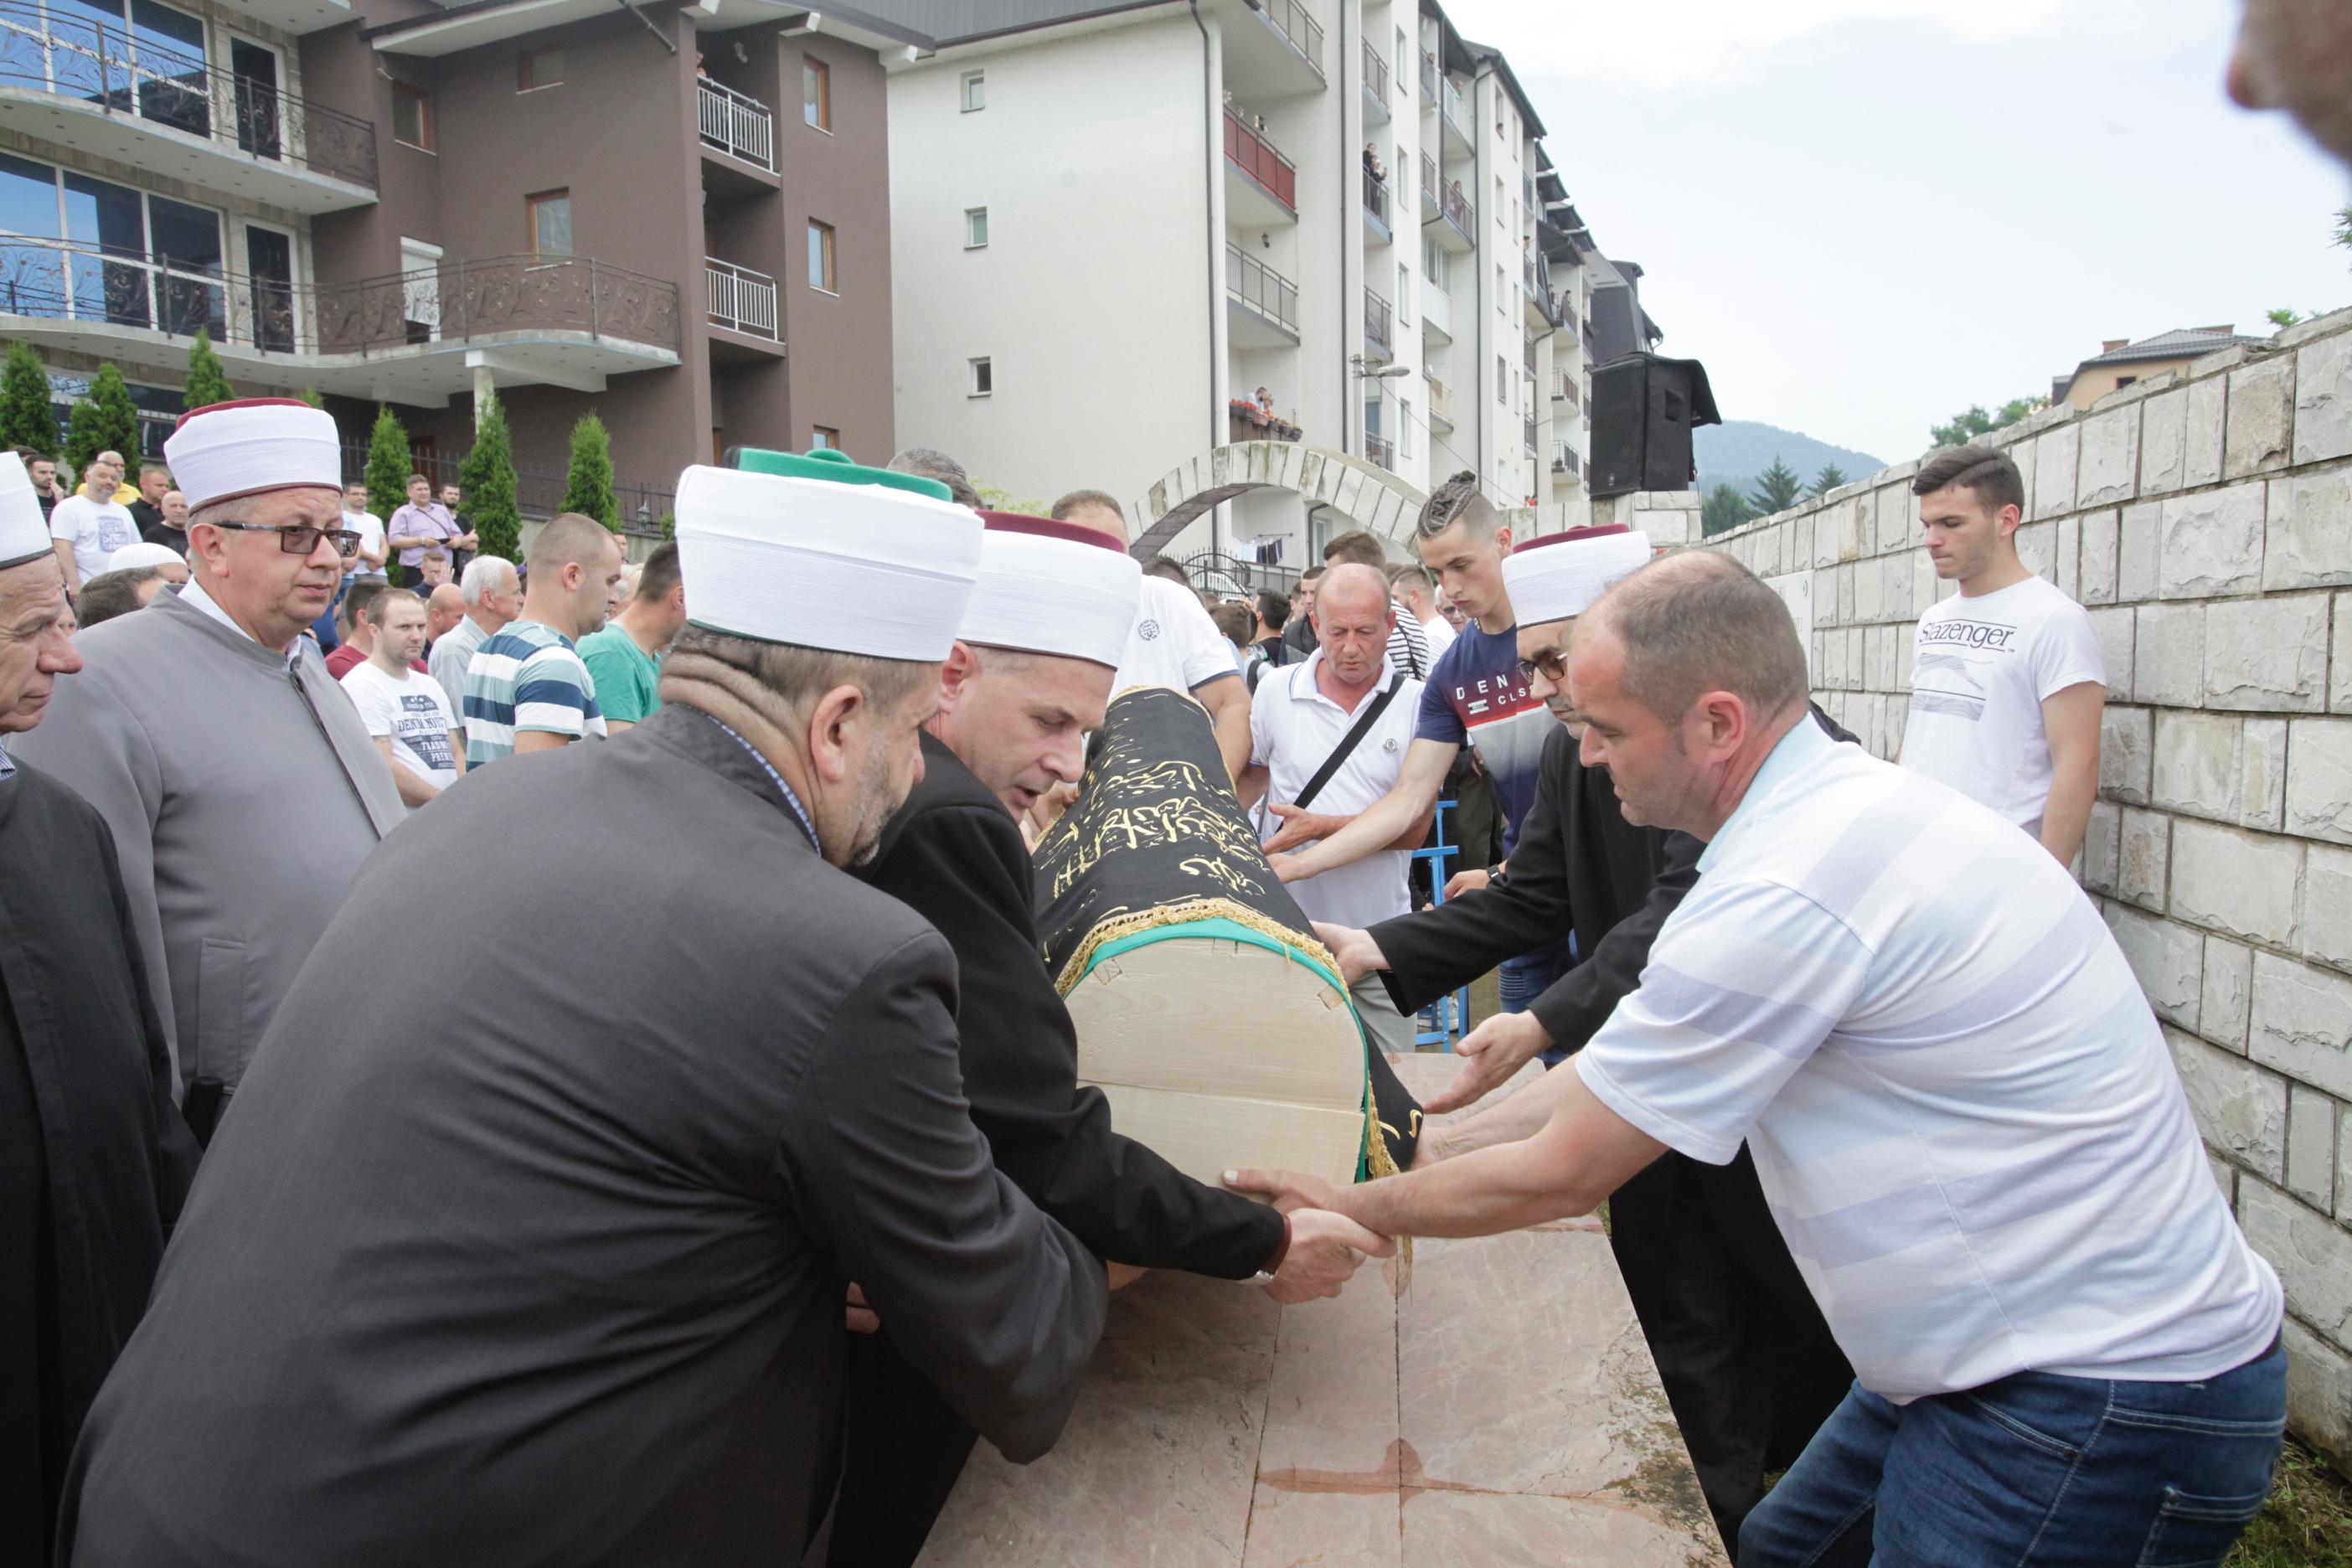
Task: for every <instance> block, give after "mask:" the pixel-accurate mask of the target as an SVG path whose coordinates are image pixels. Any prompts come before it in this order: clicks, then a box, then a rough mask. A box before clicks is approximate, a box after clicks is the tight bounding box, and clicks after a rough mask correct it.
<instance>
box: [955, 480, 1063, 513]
mask: <svg viewBox="0 0 2352 1568" xmlns="http://www.w3.org/2000/svg"><path fill="white" fill-rule="evenodd" d="M971 488H972V493H973V494H975V495H977V496H979V497H980V500H981V504H982V505H983V506H985V507H986V508H987V509H988V510H990V511H1017V512H1019V513H1021V514H1022V515H1023V516H1024V517H1043V516H1045V513H1046V512H1048V511H1049V510H1052V509H1053V503H1052V502H1050V501H1042V500H1030V499H1028V498H1026V497H1023V496H1016V495H1014V494H1013V492H1012V491H1011V490H1008V489H1005V488H1004V487H1003V486H1002V485H974V486H972V487H971Z"/></svg>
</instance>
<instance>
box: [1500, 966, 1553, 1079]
mask: <svg viewBox="0 0 2352 1568" xmlns="http://www.w3.org/2000/svg"><path fill="white" fill-rule="evenodd" d="M1567 970H1568V943H1566V942H1555V943H1554V944H1553V945H1551V946H1550V947H1539V948H1538V949H1536V951H1535V952H1523V953H1521V954H1520V955H1519V956H1518V957H1517V958H1507V959H1505V960H1503V962H1502V963H1499V964H1497V965H1496V968H1495V991H1496V994H1497V996H1498V997H1499V999H1500V1000H1501V1002H1502V1005H1503V1011H1504V1012H1506V1013H1524V1012H1526V1011H1527V1010H1528V1003H1530V1002H1532V1001H1534V1000H1535V999H1536V998H1537V997H1538V996H1540V995H1542V994H1544V993H1545V992H1547V991H1549V990H1550V989H1551V983H1552V982H1553V981H1555V980H1558V979H1559V977H1560V976H1561V975H1562V974H1563V973H1566V972H1567ZM1567 1054H1568V1053H1567V1052H1565V1051H1563V1050H1561V1049H1559V1047H1553V1048H1552V1049H1550V1050H1549V1051H1546V1052H1545V1053H1544V1066H1546V1067H1548V1068H1549V1067H1558V1066H1559V1063H1560V1061H1561V1060H1563V1059H1565V1058H1566V1057H1567Z"/></svg>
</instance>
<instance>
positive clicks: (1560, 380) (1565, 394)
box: [1551, 370, 1580, 408]
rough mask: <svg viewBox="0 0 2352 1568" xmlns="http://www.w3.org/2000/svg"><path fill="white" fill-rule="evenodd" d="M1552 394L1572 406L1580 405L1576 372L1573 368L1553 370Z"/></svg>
mask: <svg viewBox="0 0 2352 1568" xmlns="http://www.w3.org/2000/svg"><path fill="white" fill-rule="evenodd" d="M1551 395H1553V396H1554V397H1557V398H1559V400H1560V401H1561V402H1562V403H1565V404H1567V405H1569V406H1570V408H1575V407H1578V406H1580V404H1579V402H1578V399H1577V395H1576V373H1575V372H1574V371H1572V370H1562V371H1555V372H1553V373H1552V388H1551Z"/></svg>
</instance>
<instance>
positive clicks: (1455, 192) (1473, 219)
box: [1431, 180, 1478, 251]
mask: <svg viewBox="0 0 2352 1568" xmlns="http://www.w3.org/2000/svg"><path fill="white" fill-rule="evenodd" d="M1431 227H1433V228H1434V229H1435V230H1436V233H1437V243H1438V244H1439V245H1441V246H1443V247H1444V248H1446V249H1447V250H1455V251H1464V250H1475V249H1476V248H1477V243H1476V241H1475V239H1474V238H1473V237H1474V236H1475V235H1476V234H1477V232H1478V209H1477V208H1476V207H1475V206H1473V205H1471V202H1470V198H1469V197H1468V196H1465V195H1463V194H1462V182H1461V181H1459V180H1455V181H1454V182H1453V183H1452V184H1449V185H1447V186H1446V187H1445V189H1444V192H1442V193H1441V194H1440V195H1439V196H1438V198H1437V218H1436V221H1435V222H1434V223H1433V224H1432V225H1431Z"/></svg>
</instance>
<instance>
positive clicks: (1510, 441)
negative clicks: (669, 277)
mask: <svg viewBox="0 0 2352 1568" xmlns="http://www.w3.org/2000/svg"><path fill="white" fill-rule="evenodd" d="M871 3H873V4H875V5H877V7H878V8H880V9H882V10H884V11H885V12H886V13H887V14H888V15H889V16H892V17H893V18H895V19H896V20H898V21H899V22H900V23H902V24H904V25H906V26H908V27H909V28H910V29H912V30H914V31H917V32H920V33H925V34H928V35H929V36H930V37H933V38H935V39H936V40H938V43H937V47H935V48H932V49H930V50H927V51H925V50H918V51H914V52H911V53H908V54H901V55H897V56H893V57H891V58H889V60H888V61H887V70H888V73H889V106H890V149H891V169H890V190H891V203H892V222H891V246H892V252H891V254H892V268H891V270H892V274H893V285H894V299H895V300H896V311H897V330H896V332H895V339H896V342H897V346H898V404H897V406H898V428H899V431H900V433H901V435H902V437H903V438H904V439H906V440H908V441H916V442H920V443H922V444H924V445H928V446H935V447H940V448H942V449H945V450H947V451H950V452H952V453H954V454H955V455H957V456H958V457H959V458H962V459H963V460H964V461H965V462H966V464H967V465H968V466H969V467H970V468H971V469H972V471H973V473H974V475H975V477H976V478H978V479H981V480H982V481H983V482H985V483H989V484H992V485H995V486H998V487H1001V488H1002V489H1004V490H1006V491H1007V492H1008V493H1010V494H1011V495H1013V497H1015V498H1020V499H1034V500H1044V499H1048V498H1051V497H1052V496H1054V495H1055V494H1058V493H1060V492H1061V491H1063V490H1066V489H1071V488H1075V487H1077V486H1081V485H1084V486H1091V487H1097V488H1101V489H1108V490H1110V491H1111V492H1113V493H1114V494H1117V495H1119V496H1121V497H1122V498H1132V497H1136V496H1139V495H1141V494H1142V493H1143V492H1144V490H1145V489H1147V488H1148V487H1149V486H1150V485H1151V484H1153V483H1154V482H1156V481H1158V480H1159V479H1161V478H1162V477H1163V476H1164V475H1166V474H1167V473H1168V472H1169V471H1170V470H1171V469H1172V468H1175V467H1176V466H1178V465H1179V464H1181V463H1182V462H1184V461H1185V460H1186V459H1188V458H1194V457H1197V456H1199V455H1201V454H1202V453H1203V452H1206V451H1208V450H1210V449H1212V448H1213V447H1221V446H1224V445H1226V444H1227V443H1229V442H1232V441H1239V440H1254V439H1255V440H1264V439H1277V440H1295V441H1303V442H1305V443H1307V445H1309V446H1313V447H1324V448H1328V449H1333V450H1337V451H1340V452H1343V453H1346V454H1348V455H1349V456H1351V457H1355V458H1360V459H1363V460H1366V461H1369V462H1371V463H1375V464H1378V465H1380V466H1381V467H1383V468H1388V469H1389V470H1391V472H1393V473H1395V474H1397V475H1398V476H1400V477H1401V478H1402V479H1405V480H1407V481H1408V482H1410V483H1411V484H1412V485H1413V486H1415V487H1417V488H1422V489H1426V488H1427V487H1428V486H1429V485H1430V483H1431V482H1432V480H1433V479H1443V478H1444V477H1445V476H1446V475H1447V474H1450V473H1453V472H1454V471H1456V470H1458V469H1463V468H1469V469H1473V470H1475V472H1477V474H1478V475H1479V477H1480V479H1481V481H1482V483H1484V484H1485V485H1486V487H1487V489H1488V491H1489V493H1490V494H1491V495H1492V497H1493V498H1494V499H1495V500H1496V501H1497V503H1498V504H1501V505H1505V506H1507V507H1518V506H1524V505H1530V504H1535V503H1536V502H1538V500H1543V499H1545V498H1546V496H1547V495H1548V493H1549V491H1550V490H1551V489H1554V488H1555V487H1554V485H1553V483H1552V476H1551V475H1550V474H1549V465H1548V463H1547V460H1546V454H1547V453H1548V452H1549V450H1550V447H1551V442H1552V440H1553V437H1552V435H1551V431H1552V429H1553V424H1554V418H1555V416H1554V411H1553V408H1552V406H1551V399H1550V398H1549V397H1548V396H1547V395H1545V389H1546V388H1547V387H1548V386H1549V385H1550V384H1554V383H1556V382H1557V380H1558V378H1559V376H1560V375H1563V374H1565V375H1568V376H1570V377H1572V378H1574V385H1575V389H1576V394H1577V395H1578V396H1579V397H1582V396H1584V395H1585V394H1586V393H1587V391H1588V386H1587V384H1586V380H1585V377H1586V374H1587V357H1588V356H1586V354H1585V353H1583V351H1582V348H1581V346H1580V342H1579V340H1578V339H1577V337H1576V336H1575V334H1573V333H1568V334H1565V335H1564V334H1563V332H1562V330H1561V325H1560V323H1561V320H1562V315H1561V312H1562V311H1563V310H1564V309H1566V308H1567V302H1568V301H1570V300H1580V299H1581V297H1582V291H1583V289H1585V287H1586V285H1585V282H1584V279H1583V267H1582V264H1581V259H1580V252H1579V251H1578V250H1577V249H1576V247H1573V246H1572V245H1565V244H1563V245H1562V246H1561V247H1559V251H1558V254H1557V255H1555V254H1554V251H1553V250H1552V249H1550V248H1548V247H1546V246H1545V245H1543V244H1541V243H1539V239H1540V238H1541V237H1542V230H1543V226H1544V224H1545V222H1546V219H1545V216H1544V211H1545V209H1544V206H1543V203H1542V200H1541V198H1540V197H1539V195H1538V180H1537V174H1538V169H1539V168H1540V167H1542V166H1543V165H1542V157H1543V154H1542V148H1541V138H1542V136H1543V126H1542V123H1541V121H1540V120H1539V119H1538V117H1537V115H1536V114H1535V112H1534V110H1533V109H1532V107H1531V106H1530V105H1529V104H1528V100H1527V97H1526V94H1525V93H1524V92H1523V91H1522V90H1521V89H1520V87H1519V84H1518V83H1517V79H1515V78H1514V77H1513V76H1512V74H1511V72H1510V69H1509V67H1508V65H1507V62H1506V61H1505V60H1504V59H1503V58H1502V57H1501V56H1500V55H1499V54H1498V53H1497V52H1496V51H1495V50H1493V49H1489V48H1485V47H1481V46H1479V45H1476V44H1474V43H1470V42H1467V41H1465V40H1464V39H1463V38H1462V37H1460V35H1459V34H1458V33H1457V32H1456V31H1455V30H1454V26H1453V24H1452V23H1451V22H1450V21H1449V20H1448V19H1447V18H1446V16H1445V14H1444V11H1443V10H1442V9H1441V8H1440V7H1439V6H1438V5H1435V4H1434V3H1433V0H1200V3H1199V5H1197V7H1195V6H1192V5H1186V4H1182V3H1179V0H1143V3H1138V4H1130V5H1110V6H1108V7H1106V6H1105V5H1103V3H1102V0H997V3H994V4H988V5H982V4H978V3H977V0H871ZM1563 428H1564V426H1563ZM1561 438H1563V439H1565V438H1569V437H1565V436H1563V437H1561ZM1349 526H1352V525H1351V524H1349V523H1348V522H1347V521H1345V520H1344V519H1339V518H1337V517H1334V516H1329V515H1320V514H1317V513H1314V512H1311V511H1310V510H1308V509H1307V508H1306V507H1305V506H1304V505H1303V503H1302V502H1301V501H1300V500H1299V499H1298V498H1297V497H1295V496H1290V495H1287V494H1284V493H1280V492H1275V491H1257V492H1254V493H1251V494H1248V495H1245V496H1243V497H1241V498H1240V499H1238V500H1233V501H1230V502H1228V503H1226V504H1224V505H1222V506H1220V507H1218V508H1216V509H1215V510H1213V512H1212V513H1210V514H1209V515H1208V516H1206V517H1204V518H1203V519H1202V521H1199V522H1197V523H1195V524H1194V525H1193V526H1192V528H1190V529H1189V530H1187V531H1186V533H1185V535H1184V536H1182V537H1181V539H1180V540H1179V541H1178V543H1177V546H1176V549H1177V552H1178V553H1179V554H1191V553H1193V552H1207V551H1213V552H1225V553H1231V554H1235V555H1239V556H1242V557H1244V558H1262V556H1263V555H1264V553H1265V547H1266V546H1267V545H1268V544H1270V543H1271V542H1274V541H1281V542H1282V545H1281V549H1282V552H1283V553H1282V562H1283V563H1284V564H1285V565H1286V566H1289V567H1292V568H1296V567H1297V566H1298V565H1300V564H1303V563H1308V562H1311V561H1312V560H1313V559H1315V558H1316V556H1317V554H1318V552H1319V547H1320V544H1321V542H1322V540H1323V538H1324V537H1326V536H1327V535H1328V533H1329V532H1333V531H1339V530H1341V529H1345V528H1347V527H1349Z"/></svg>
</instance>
